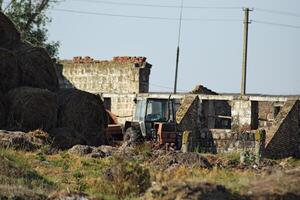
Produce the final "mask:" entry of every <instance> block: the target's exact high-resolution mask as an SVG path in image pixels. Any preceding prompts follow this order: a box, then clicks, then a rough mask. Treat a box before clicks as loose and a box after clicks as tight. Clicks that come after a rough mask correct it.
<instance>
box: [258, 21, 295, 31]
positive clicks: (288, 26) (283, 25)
mask: <svg viewBox="0 0 300 200" xmlns="http://www.w3.org/2000/svg"><path fill="white" fill-rule="evenodd" d="M252 22H254V23H258V24H267V25H272V26H281V27H287V28H296V29H300V26H295V25H290V24H280V23H274V22H267V21H260V20H252Z"/></svg>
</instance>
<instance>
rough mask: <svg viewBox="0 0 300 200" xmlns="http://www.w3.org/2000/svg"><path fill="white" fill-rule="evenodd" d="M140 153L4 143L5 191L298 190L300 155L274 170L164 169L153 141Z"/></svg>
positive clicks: (135, 194)
mask: <svg viewBox="0 0 300 200" xmlns="http://www.w3.org/2000/svg"><path fill="white" fill-rule="evenodd" d="M138 151H140V152H138ZM135 153H136V154H137V155H136V156H133V157H130V158H126V157H125V156H123V157H122V156H121V157H117V156H114V157H107V158H101V159H94V158H88V157H79V156H75V155H71V154H69V153H67V152H65V151H61V152H59V153H58V154H55V155H46V154H43V153H42V151H41V152H36V153H30V152H22V151H13V150H8V149H1V150H0V161H1V162H0V163H1V169H2V170H1V172H0V193H1V194H2V193H3V194H5V192H6V193H9V192H10V191H11V190H14V188H16V187H17V188H21V189H19V190H18V192H21V193H23V194H24V195H25V194H26V195H35V194H37V195H38V194H54V193H57V192H68V191H70V192H77V193H78V192H79V193H80V192H83V193H86V194H88V195H90V196H93V197H100V198H103V199H133V198H139V197H140V196H141V195H142V194H143V192H144V191H145V190H146V189H147V188H148V187H149V186H150V182H151V181H154V182H157V183H166V182H170V181H172V182H183V181H187V182H195V183H196V182H199V181H200V182H208V183H212V184H220V185H224V186H225V187H226V188H227V189H229V190H230V191H231V192H233V193H235V194H241V195H245V194H251V193H255V194H273V193H276V194H285V193H287V192H293V193H296V192H298V186H299V184H300V169H299V167H300V161H299V160H296V159H285V160H280V161H276V163H281V165H285V166H288V167H286V168H284V169H282V168H278V166H280V165H279V164H278V165H277V168H278V169H276V170H275V168H276V167H274V170H273V171H268V170H253V169H247V168H246V169H238V168H221V167H219V166H218V165H215V166H214V167H213V168H211V169H205V168H200V167H189V166H183V165H178V164H172V165H170V166H169V167H168V168H167V169H166V170H164V171H161V170H159V167H157V166H153V165H151V162H150V163H149V162H147V160H148V159H149V157H151V152H150V151H149V148H148V147H140V148H139V150H137V151H136V152H135ZM204 156H205V157H207V158H208V160H211V162H216V163H218V162H224V163H225V162H227V163H231V162H232V163H235V162H236V161H237V160H238V157H237V155H226V156H215V155H204ZM272 169H273V167H272ZM8 174H10V176H9V175H8ZM28 174H29V175H28ZM10 185H14V186H13V187H11V186H10Z"/></svg>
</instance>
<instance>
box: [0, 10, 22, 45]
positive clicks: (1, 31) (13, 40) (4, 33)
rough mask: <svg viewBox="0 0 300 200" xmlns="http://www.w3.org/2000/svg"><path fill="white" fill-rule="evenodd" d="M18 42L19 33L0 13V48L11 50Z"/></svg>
mask: <svg viewBox="0 0 300 200" xmlns="http://www.w3.org/2000/svg"><path fill="white" fill-rule="evenodd" d="M19 42H20V33H19V32H18V30H17V29H16V27H15V25H14V24H13V23H12V21H11V20H10V19H9V18H8V17H6V16H5V15H4V14H3V13H2V12H0V47H2V48H6V49H13V48H14V47H15V46H16V45H17V44H18V43H19Z"/></svg>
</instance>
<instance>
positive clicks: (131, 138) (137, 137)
mask: <svg viewBox="0 0 300 200" xmlns="http://www.w3.org/2000/svg"><path fill="white" fill-rule="evenodd" d="M123 141H124V143H126V144H127V146H135V145H137V144H139V143H140V142H141V141H142V138H141V134H140V131H138V130H136V129H135V128H132V127H130V128H128V129H127V130H126V132H125V134H124V138H123Z"/></svg>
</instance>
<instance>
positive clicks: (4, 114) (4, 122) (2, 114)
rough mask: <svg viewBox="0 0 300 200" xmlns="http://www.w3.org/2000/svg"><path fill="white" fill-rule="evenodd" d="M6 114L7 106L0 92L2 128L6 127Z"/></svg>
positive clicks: (0, 120) (0, 125) (0, 126)
mask: <svg viewBox="0 0 300 200" xmlns="http://www.w3.org/2000/svg"><path fill="white" fill-rule="evenodd" d="M6 115H7V106H6V103H5V100H4V96H3V95H2V93H1V92H0V129H4V128H5V127H6Z"/></svg>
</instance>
